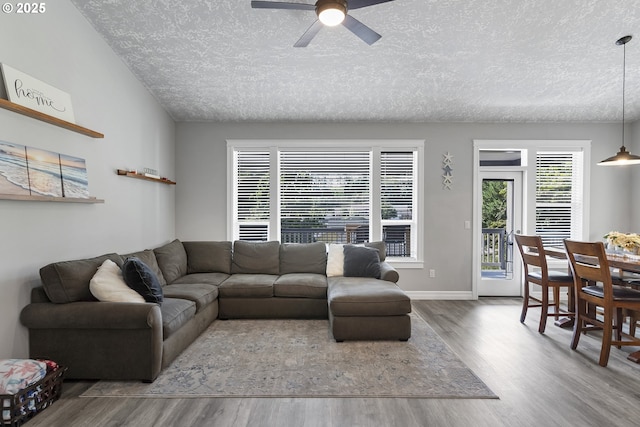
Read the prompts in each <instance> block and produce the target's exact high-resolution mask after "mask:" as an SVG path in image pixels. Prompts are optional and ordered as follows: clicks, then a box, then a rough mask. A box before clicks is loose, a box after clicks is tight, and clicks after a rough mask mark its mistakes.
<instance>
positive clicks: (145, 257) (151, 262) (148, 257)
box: [122, 249, 167, 286]
mask: <svg viewBox="0 0 640 427" xmlns="http://www.w3.org/2000/svg"><path fill="white" fill-rule="evenodd" d="M129 257H136V258H139V259H140V261H142V262H144V263H145V264H147V265H148V266H149V268H151V270H152V271H153V273H154V274H155V275H156V277H157V278H158V281H159V282H160V285H162V286H164V285H166V284H167V281H166V280H165V278H164V275H163V274H162V270H160V266H159V265H158V260H157V259H156V254H155V252H153V251H152V250H151V249H146V250H144V251H138V252H132V253H130V254H125V255H122V259H123V260H125V259H127V258H129Z"/></svg>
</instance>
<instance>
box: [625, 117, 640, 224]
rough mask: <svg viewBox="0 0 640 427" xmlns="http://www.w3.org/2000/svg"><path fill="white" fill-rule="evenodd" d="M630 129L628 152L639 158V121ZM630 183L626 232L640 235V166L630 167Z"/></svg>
mask: <svg viewBox="0 0 640 427" xmlns="http://www.w3.org/2000/svg"><path fill="white" fill-rule="evenodd" d="M629 128H630V132H629V133H630V138H629V141H630V142H629V147H627V148H628V149H629V151H631V154H635V155H636V156H640V120H639V121H636V122H635V123H633V124H632V125H631V126H629ZM630 169H631V170H632V174H631V183H632V185H631V186H630V187H629V194H628V196H627V197H628V198H629V200H630V201H631V206H630V208H631V220H630V222H629V228H628V230H630V231H634V232H636V233H640V165H638V166H631V167H630Z"/></svg>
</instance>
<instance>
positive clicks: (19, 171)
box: [0, 141, 31, 196]
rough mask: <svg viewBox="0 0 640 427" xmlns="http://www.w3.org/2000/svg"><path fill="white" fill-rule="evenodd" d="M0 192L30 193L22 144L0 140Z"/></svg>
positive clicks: (13, 193) (12, 193)
mask: <svg viewBox="0 0 640 427" xmlns="http://www.w3.org/2000/svg"><path fill="white" fill-rule="evenodd" d="M0 194H11V195H18V196H29V195H31V191H30V190H29V175H28V173H27V147H25V146H24V145H18V144H12V143H10V142H5V141H0Z"/></svg>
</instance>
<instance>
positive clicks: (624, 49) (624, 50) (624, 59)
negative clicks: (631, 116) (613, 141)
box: [622, 43, 627, 147]
mask: <svg viewBox="0 0 640 427" xmlns="http://www.w3.org/2000/svg"><path fill="white" fill-rule="evenodd" d="M626 78H627V44H626V43H625V44H623V45H622V146H623V147H624V92H625V90H624V89H625V80H626Z"/></svg>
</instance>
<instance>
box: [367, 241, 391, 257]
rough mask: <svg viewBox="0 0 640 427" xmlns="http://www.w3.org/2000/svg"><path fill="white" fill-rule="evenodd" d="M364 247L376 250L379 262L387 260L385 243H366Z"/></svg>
mask: <svg viewBox="0 0 640 427" xmlns="http://www.w3.org/2000/svg"><path fill="white" fill-rule="evenodd" d="M364 246H366V247H368V248H375V249H377V250H378V256H380V262H382V261H384V260H385V259H386V258H387V244H386V243H385V242H381V241H379V242H366V243H365V244H364Z"/></svg>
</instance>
